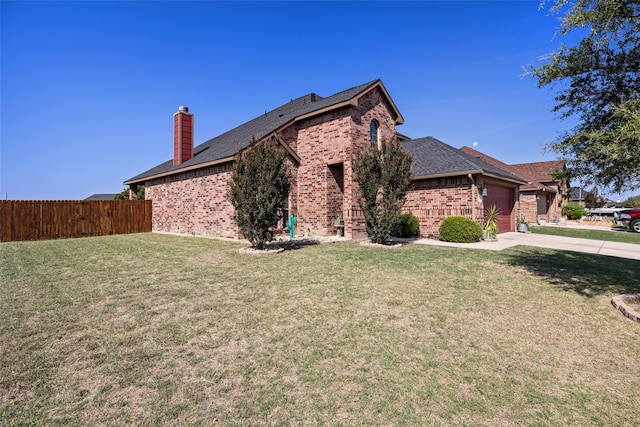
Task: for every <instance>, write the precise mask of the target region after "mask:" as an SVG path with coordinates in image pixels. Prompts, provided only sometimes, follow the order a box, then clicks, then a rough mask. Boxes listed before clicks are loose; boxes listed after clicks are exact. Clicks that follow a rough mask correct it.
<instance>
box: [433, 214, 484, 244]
mask: <svg viewBox="0 0 640 427" xmlns="http://www.w3.org/2000/svg"><path fill="white" fill-rule="evenodd" d="M439 232H440V240H442V241H443V242H456V243H473V242H478V241H479V240H480V238H481V237H482V227H480V224H478V223H477V222H475V221H474V220H472V219H469V218H466V217H463V216H450V217H449V218H447V219H445V220H444V221H442V224H440V229H439Z"/></svg>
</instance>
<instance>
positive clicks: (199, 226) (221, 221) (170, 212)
mask: <svg viewBox="0 0 640 427" xmlns="http://www.w3.org/2000/svg"><path fill="white" fill-rule="evenodd" d="M230 179H231V163H226V164H222V165H215V166H208V167H205V168H202V169H197V170H194V171H188V172H183V173H179V174H176V175H172V176H169V177H165V178H158V179H154V180H151V181H147V182H146V183H145V199H148V200H152V201H153V219H152V224H153V231H162V232H169V233H179V234H190V235H197V236H210V237H222V238H231V239H237V238H239V237H240V234H239V232H238V227H237V226H236V224H235V222H234V221H233V206H232V205H231V202H229V200H228V198H227V194H228V191H229V185H228V183H229V182H230Z"/></svg>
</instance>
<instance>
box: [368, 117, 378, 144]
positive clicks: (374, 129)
mask: <svg viewBox="0 0 640 427" xmlns="http://www.w3.org/2000/svg"><path fill="white" fill-rule="evenodd" d="M369 139H370V142H371V147H376V146H378V122H377V121H375V120H371V124H370V125H369Z"/></svg>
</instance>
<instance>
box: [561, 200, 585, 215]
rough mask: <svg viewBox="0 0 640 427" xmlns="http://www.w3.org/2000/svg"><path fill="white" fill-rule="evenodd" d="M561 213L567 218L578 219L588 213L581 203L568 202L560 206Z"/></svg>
mask: <svg viewBox="0 0 640 427" xmlns="http://www.w3.org/2000/svg"><path fill="white" fill-rule="evenodd" d="M562 214H563V215H566V217H567V218H569V219H580V218H582V217H583V216H587V215H589V212H588V211H587V210H586V209H585V208H584V207H583V206H582V205H581V204H579V203H575V202H569V203H567V204H566V205H564V207H563V208H562Z"/></svg>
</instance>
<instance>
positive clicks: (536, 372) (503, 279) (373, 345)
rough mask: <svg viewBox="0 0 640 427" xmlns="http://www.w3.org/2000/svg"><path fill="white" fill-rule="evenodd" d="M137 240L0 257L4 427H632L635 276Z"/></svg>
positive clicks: (597, 268)
mask: <svg viewBox="0 0 640 427" xmlns="http://www.w3.org/2000/svg"><path fill="white" fill-rule="evenodd" d="M240 247H241V245H239V244H235V243H228V242H219V241H215V240H208V239H194V238H181V237H175V236H166V235H157V234H142V235H129V236H112V237H105V238H89V239H78V240H61V241H51V242H26V243H8V244H2V245H1V246H0V250H1V252H0V255H1V257H2V259H1V260H0V261H1V262H2V271H1V274H2V276H1V277H0V279H1V281H2V283H3V286H2V287H1V288H0V310H1V311H2V313H3V317H2V318H1V320H0V339H1V341H0V342H2V346H1V354H0V390H1V392H2V400H1V406H0V420H3V422H5V421H6V420H11V421H10V422H9V424H12V423H13V424H47V425H56V424H65V425H66V424H76V425H80V424H90V425H96V424H106V425H132V424H145V425H211V424H214V423H219V424H221V425H281V424H293V425H297V424H366V425H425V424H427V425H451V424H472V425H523V424H540V425H566V424H568V425H592V424H596V425H599V424H605V425H625V424H626V425H631V424H633V423H634V422H635V421H636V420H637V416H638V412H637V408H638V407H640V398H639V397H638V394H637V393H632V392H630V391H632V390H635V389H638V386H640V383H639V378H640V360H639V356H638V353H637V343H638V342H640V328H638V325H637V324H635V323H634V322H631V321H629V320H628V319H626V318H624V317H623V316H621V315H620V314H619V313H618V312H617V311H616V310H615V309H613V307H612V306H611V304H610V303H609V300H610V298H611V296H612V295H613V294H619V293H631V291H635V292H638V291H640V289H639V288H640V286H639V284H638V283H637V271H638V267H639V264H640V263H638V261H634V260H623V259H613V258H607V257H600V256H596V255H590V254H571V253H561V252H557V251H551V250H539V249H532V248H516V249H512V250H509V251H505V252H503V253H494V252H492V251H487V252H484V251H477V250H464V249H455V248H436V247H428V246H422V245H409V246H405V247H403V248H401V249H399V250H394V251H375V250H371V249H370V248H361V247H360V246H359V245H357V244H351V243H340V244H326V245H317V246H308V247H304V248H300V249H297V250H287V251H286V252H285V253H283V254H280V255H278V256H274V257H247V256H243V255H241V254H239V253H238V249H239V248H240Z"/></svg>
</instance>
